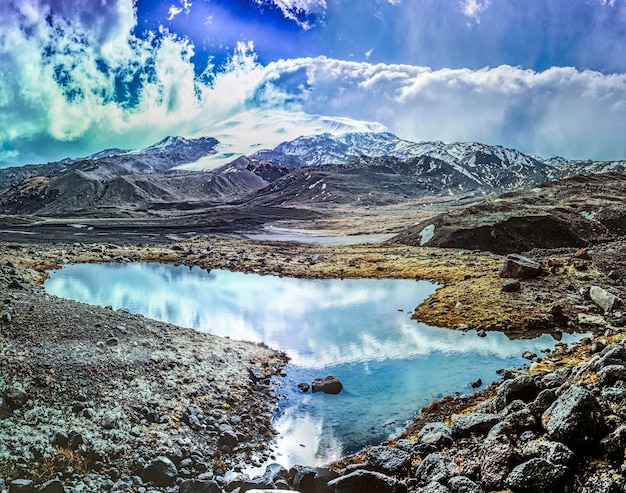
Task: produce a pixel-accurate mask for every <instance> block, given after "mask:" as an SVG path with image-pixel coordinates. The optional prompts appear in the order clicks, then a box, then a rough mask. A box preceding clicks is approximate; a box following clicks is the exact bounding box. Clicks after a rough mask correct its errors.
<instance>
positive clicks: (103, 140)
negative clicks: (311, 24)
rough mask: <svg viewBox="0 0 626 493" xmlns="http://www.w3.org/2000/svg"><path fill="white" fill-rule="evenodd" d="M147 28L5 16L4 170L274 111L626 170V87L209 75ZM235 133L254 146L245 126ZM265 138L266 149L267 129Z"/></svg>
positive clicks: (551, 72)
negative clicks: (623, 164)
mask: <svg viewBox="0 0 626 493" xmlns="http://www.w3.org/2000/svg"><path fill="white" fill-rule="evenodd" d="M301 1H302V5H303V6H304V7H307V8H309V7H310V6H311V5H313V6H315V5H317V6H321V5H322V3H323V2H321V1H318V2H305V1H304V0H301ZM479 3H480V2H478V3H476V5H478V4H479ZM181 5H183V4H181ZM285 5H287V2H285ZM290 5H292V6H296V7H297V6H299V5H300V3H298V2H291V3H290ZM481 5H486V2H483V3H481ZM304 7H303V8H304ZM136 24H137V19H136V12H135V10H134V5H133V2H132V0H113V1H108V2H106V3H105V4H103V3H102V2H101V0H88V1H85V2H80V3H78V2H73V1H70V0H26V1H20V2H13V1H12V0H11V1H9V2H8V3H5V2H2V3H1V4H0V166H1V165H3V163H4V165H7V164H21V163H25V162H42V161H47V160H53V159H59V158H62V157H65V156H79V155H85V154H88V153H91V152H96V151H98V150H101V149H103V148H106V147H126V148H137V147H141V146H144V145H148V144H151V143H153V142H155V141H157V140H159V139H161V138H162V137H164V136H165V135H185V136H190V135H200V134H205V135H211V134H212V131H213V130H214V129H221V130H222V131H223V129H224V122H225V121H232V122H237V116H238V115H240V116H241V118H239V121H240V122H244V123H245V125H244V126H242V127H241V128H242V129H243V128H250V127H251V125H250V122H249V121H245V120H246V119H247V118H253V117H254V115H255V114H257V115H258V114H264V113H263V112H268V111H272V112H273V115H277V114H279V113H280V112H285V113H284V115H285V121H289V112H298V114H300V115H302V114H303V113H306V114H317V115H328V116H339V117H344V118H349V119H355V120H364V121H376V122H380V123H381V124H383V125H384V126H386V127H387V128H388V129H390V130H391V131H393V132H396V133H397V134H398V135H400V136H401V137H404V138H410V139H416V140H444V141H480V142H484V143H489V144H501V145H505V146H509V147H514V148H517V149H519V150H521V151H523V152H527V153H533V154H538V155H554V154H556V155H564V156H566V157H573V158H592V159H624V158H625V157H626V140H625V139H624V138H623V136H624V135H626V74H602V73H600V72H595V71H589V70H583V71H581V70H577V69H574V68H568V67H562V68H557V67H555V68H550V69H548V70H545V71H540V72H536V71H532V70H524V69H522V68H519V67H512V66H508V65H502V66H498V67H493V68H491V67H486V68H483V69H480V70H470V69H454V70H452V69H441V70H432V69H430V68H428V67H418V66H411V65H392V64H370V63H365V62H362V63H361V62H349V61H342V60H336V59H332V58H327V57H316V58H298V59H290V60H280V61H276V62H273V63H269V64H267V65H261V64H259V63H258V61H257V58H256V55H255V53H254V45H253V43H252V42H248V43H240V44H239V45H238V47H237V49H236V50H235V51H234V52H233V54H232V56H231V58H230V60H229V62H228V63H227V64H226V66H224V67H221V68H220V69H219V70H218V69H215V68H214V67H211V66H209V67H207V69H206V70H205V72H204V73H202V74H201V75H200V76H198V75H197V72H198V71H197V70H194V69H195V67H194V66H193V63H192V61H191V59H192V56H193V54H194V46H193V45H192V43H191V42H190V41H189V40H188V39H186V38H181V37H178V36H177V35H175V34H173V33H169V32H168V31H166V30H164V29H163V30H161V32H158V33H149V34H148V35H146V36H145V37H142V38H139V37H137V36H136V35H135V34H134V31H133V29H134V28H135V26H136ZM260 123H262V122H260ZM230 131H231V133H232V134H233V135H236V136H237V138H238V139H239V140H242V138H245V135H242V133H238V131H237V125H236V123H233V126H232V127H231V128H230ZM242 131H243V130H242ZM303 133H305V132H303ZM254 138H255V143H259V144H262V142H261V141H260V140H261V134H260V133H259V127H258V126H257V127H256V134H255V137H254ZM274 138H275V135H274V136H272V139H269V140H273V139H274Z"/></svg>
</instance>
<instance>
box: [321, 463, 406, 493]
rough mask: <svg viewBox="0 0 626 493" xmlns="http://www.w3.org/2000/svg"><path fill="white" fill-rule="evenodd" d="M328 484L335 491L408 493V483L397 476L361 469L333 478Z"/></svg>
mask: <svg viewBox="0 0 626 493" xmlns="http://www.w3.org/2000/svg"><path fill="white" fill-rule="evenodd" d="M328 486H329V487H330V488H331V489H332V490H333V491H334V492H335V493H406V491H407V487H406V484H404V483H403V482H402V481H398V480H397V479H396V478H392V477H389V476H385V475H384V474H382V473H380V472H374V471H364V470H361V469H359V470H357V471H354V472H352V473H350V474H347V475H346V476H341V477H339V478H336V479H333V480H332V481H330V482H329V483H328Z"/></svg>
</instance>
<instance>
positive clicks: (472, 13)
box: [460, 0, 491, 23]
mask: <svg viewBox="0 0 626 493" xmlns="http://www.w3.org/2000/svg"><path fill="white" fill-rule="evenodd" d="M490 3H491V0H461V4H460V7H461V12H463V14H464V15H466V16H467V17H469V18H470V19H472V20H473V21H474V22H476V23H480V15H481V14H482V13H483V12H484V11H485V10H486V9H487V7H489V4H490Z"/></svg>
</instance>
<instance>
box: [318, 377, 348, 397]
mask: <svg viewBox="0 0 626 493" xmlns="http://www.w3.org/2000/svg"><path fill="white" fill-rule="evenodd" d="M311 387H312V390H313V393H315V392H324V393H325V394H338V393H339V392H341V389H343V385H342V383H341V382H340V381H339V379H338V378H337V377H336V376H334V375H328V376H326V377H323V378H316V379H315V380H313V384H312V385H311Z"/></svg>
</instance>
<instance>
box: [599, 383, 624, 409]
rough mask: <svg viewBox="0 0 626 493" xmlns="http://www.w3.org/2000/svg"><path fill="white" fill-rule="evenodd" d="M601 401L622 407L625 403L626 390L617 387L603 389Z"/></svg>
mask: <svg viewBox="0 0 626 493" xmlns="http://www.w3.org/2000/svg"><path fill="white" fill-rule="evenodd" d="M601 394H602V399H603V400H605V401H607V402H610V403H612V404H618V405H622V404H623V402H624V401H626V390H624V389H620V388H617V387H604V388H603V389H602V392H601Z"/></svg>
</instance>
